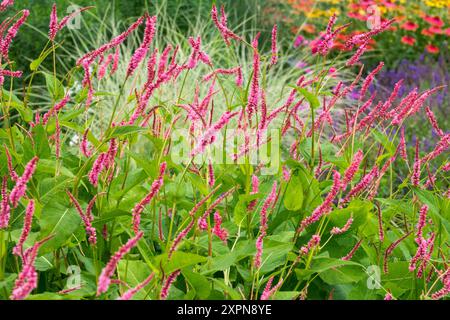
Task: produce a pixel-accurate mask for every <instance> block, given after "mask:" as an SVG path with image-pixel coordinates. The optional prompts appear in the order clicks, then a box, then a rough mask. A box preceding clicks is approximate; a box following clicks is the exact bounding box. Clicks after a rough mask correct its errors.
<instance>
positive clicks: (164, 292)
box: [160, 270, 181, 300]
mask: <svg viewBox="0 0 450 320" xmlns="http://www.w3.org/2000/svg"><path fill="white" fill-rule="evenodd" d="M180 273H181V270H176V271H175V272H173V273H171V274H170V275H169V276H168V277H167V280H166V283H165V284H164V286H163V287H162V288H161V293H160V298H161V300H166V299H167V296H168V295H169V290H170V287H171V286H172V284H173V283H174V282H175V280H176V279H177V277H178V276H179V275H180Z"/></svg>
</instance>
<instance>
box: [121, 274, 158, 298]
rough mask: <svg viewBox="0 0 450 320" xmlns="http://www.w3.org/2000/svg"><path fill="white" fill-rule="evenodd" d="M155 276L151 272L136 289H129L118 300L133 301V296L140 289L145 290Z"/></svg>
mask: <svg viewBox="0 0 450 320" xmlns="http://www.w3.org/2000/svg"><path fill="white" fill-rule="evenodd" d="M154 276H155V274H154V273H153V272H152V273H151V274H150V275H149V276H148V277H147V278H146V279H145V280H144V281H142V282H141V283H139V284H138V285H137V286H136V287H134V288H131V289H129V290H128V291H127V292H125V293H124V294H123V295H122V296H121V297H120V298H118V300H131V299H133V297H134V295H135V294H136V293H138V292H139V291H140V290H141V289H143V288H145V287H146V286H147V285H148V284H149V283H150V281H152V279H153V277H154Z"/></svg>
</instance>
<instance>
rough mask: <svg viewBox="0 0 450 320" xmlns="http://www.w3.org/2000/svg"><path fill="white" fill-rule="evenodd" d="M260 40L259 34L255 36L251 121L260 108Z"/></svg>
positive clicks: (250, 100)
mask: <svg viewBox="0 0 450 320" xmlns="http://www.w3.org/2000/svg"><path fill="white" fill-rule="evenodd" d="M258 38H259V33H258V34H257V35H256V36H255V38H254V39H253V42H252V47H253V76H252V83H251V85H250V93H249V96H248V101H247V108H246V109H247V113H248V118H249V119H251V117H252V114H253V113H254V112H255V111H256V109H257V108H258V98H259V93H260V92H259V69H260V57H259V53H258Z"/></svg>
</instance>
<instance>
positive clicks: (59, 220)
mask: <svg viewBox="0 0 450 320" xmlns="http://www.w3.org/2000/svg"><path fill="white" fill-rule="evenodd" d="M58 197H59V198H62V197H64V194H59V195H55V199H58ZM39 225H40V226H41V232H40V237H39V239H42V238H45V237H46V236H49V235H53V237H52V238H51V239H50V240H49V241H47V242H46V243H45V244H44V245H43V246H42V248H41V251H40V252H41V253H46V252H50V251H52V250H55V249H58V248H60V247H61V246H63V245H64V244H65V243H66V242H67V241H68V240H69V239H70V238H71V237H72V234H73V233H74V232H75V231H76V230H77V229H78V228H79V227H80V225H81V218H80V216H79V214H78V213H77V211H76V210H75V208H74V207H73V206H69V205H68V204H63V203H60V202H58V201H50V202H48V203H47V204H46V205H45V206H44V207H43V208H42V213H41V218H40V219H39Z"/></svg>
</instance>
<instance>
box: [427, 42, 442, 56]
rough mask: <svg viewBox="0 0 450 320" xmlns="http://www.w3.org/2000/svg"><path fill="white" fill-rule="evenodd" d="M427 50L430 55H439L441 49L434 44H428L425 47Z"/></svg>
mask: <svg viewBox="0 0 450 320" xmlns="http://www.w3.org/2000/svg"><path fill="white" fill-rule="evenodd" d="M425 49H427V51H428V52H429V53H433V54H434V53H439V48H438V47H436V46H435V45H433V44H428V45H427V46H426V47H425Z"/></svg>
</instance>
